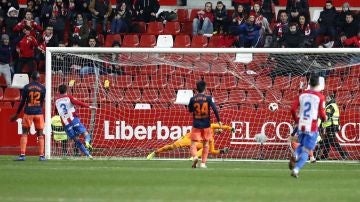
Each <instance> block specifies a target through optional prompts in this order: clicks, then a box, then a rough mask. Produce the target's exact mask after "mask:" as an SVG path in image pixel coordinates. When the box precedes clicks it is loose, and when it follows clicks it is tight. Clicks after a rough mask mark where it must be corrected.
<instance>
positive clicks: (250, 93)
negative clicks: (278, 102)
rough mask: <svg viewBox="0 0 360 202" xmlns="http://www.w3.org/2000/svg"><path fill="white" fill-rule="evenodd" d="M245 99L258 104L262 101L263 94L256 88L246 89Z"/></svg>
mask: <svg viewBox="0 0 360 202" xmlns="http://www.w3.org/2000/svg"><path fill="white" fill-rule="evenodd" d="M246 101H247V102H249V103H254V104H260V103H262V102H263V101H264V94H263V92H262V91H258V90H247V96H246Z"/></svg>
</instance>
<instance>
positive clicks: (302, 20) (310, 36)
mask: <svg viewBox="0 0 360 202" xmlns="http://www.w3.org/2000/svg"><path fill="white" fill-rule="evenodd" d="M298 26H299V31H300V32H301V34H303V35H304V46H305V47H313V46H314V45H315V44H314V30H313V27H312V26H311V25H310V23H309V20H308V19H307V17H306V16H305V15H300V16H299V22H298Z"/></svg>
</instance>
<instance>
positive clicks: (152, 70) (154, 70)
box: [139, 65, 159, 75]
mask: <svg viewBox="0 0 360 202" xmlns="http://www.w3.org/2000/svg"><path fill="white" fill-rule="evenodd" d="M158 70H159V68H158V66H157V65H147V66H142V67H141V68H140V69H139V73H140V74H143V75H154V74H158Z"/></svg>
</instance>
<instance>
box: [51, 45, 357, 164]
mask: <svg viewBox="0 0 360 202" xmlns="http://www.w3.org/2000/svg"><path fill="white" fill-rule="evenodd" d="M47 52H48V54H47V64H46V67H47V69H46V73H47V75H46V79H47V80H46V86H47V90H48V92H49V93H48V94H47V99H46V106H47V114H46V122H47V128H48V129H50V122H51V121H50V119H51V117H52V116H54V115H55V114H54V109H53V107H52V106H53V104H54V103H53V102H54V98H55V97H56V96H57V94H58V93H57V87H58V86H59V85H60V84H67V85H68V86H69V94H71V95H73V96H74V97H75V98H77V99H79V100H80V101H83V102H86V103H88V104H90V105H94V106H97V107H98V109H97V110H96V111H95V112H92V111H90V110H89V109H84V108H81V107H77V108H76V110H77V112H78V115H79V117H80V119H81V121H82V123H83V124H84V125H85V126H86V128H87V129H88V131H89V132H90V133H91V134H92V145H93V151H92V155H93V156H95V157H108V158H110V157H120V158H146V157H147V155H148V154H149V153H151V152H153V151H156V150H157V149H159V148H162V147H163V146H165V145H168V144H170V146H168V147H165V148H163V149H161V150H160V151H159V152H157V153H156V155H155V158H160V159H161V158H174V159H176V158H189V147H188V146H187V141H185V140H186V139H185V140H183V141H180V142H179V141H178V142H177V143H175V144H173V143H174V142H175V141H177V140H179V139H181V138H182V136H183V135H185V134H186V133H188V132H190V129H191V125H192V116H191V114H189V112H188V110H187V107H186V103H187V102H188V100H189V97H190V96H191V95H192V94H193V93H194V94H196V90H195V89H196V87H195V84H196V81H199V80H204V81H206V83H207V91H206V93H207V94H208V95H212V96H213V97H214V99H215V103H216V104H217V106H218V108H219V111H220V117H221V121H222V123H223V124H224V125H227V126H230V128H233V129H234V131H231V130H224V131H223V132H222V133H221V134H214V151H212V154H211V155H210V158H213V159H230V160H240V159H241V160H242V159H273V160H278V159H279V160H281V159H283V160H284V159H288V157H289V155H290V152H291V147H290V146H289V145H290V144H289V136H290V133H292V131H293V129H294V125H293V121H292V118H291V115H290V112H289V111H290V108H291V104H292V103H293V101H294V100H295V98H296V97H297V96H298V95H299V93H300V92H302V91H304V90H305V89H306V88H307V81H308V78H309V75H310V74H319V75H321V76H323V77H324V79H325V89H324V90H323V93H324V94H325V95H333V97H334V98H335V100H336V102H337V104H338V105H339V109H340V130H339V132H337V133H336V134H335V135H334V136H333V137H330V135H329V134H324V135H323V140H320V141H319V143H318V147H317V149H316V150H315V151H314V153H315V156H317V157H318V158H325V159H331V160H340V159H348V160H359V159H360V155H359V149H360V134H359V127H360V120H359V119H360V116H359V113H358V112H359V110H360V98H359V97H360V95H359V93H360V89H359V78H360V51H359V50H357V49H311V50H309V49H294V50H292V49H175V48H173V49H156V48H151V49H147V48H135V49H134V48H121V49H111V48H110V49H109V48H96V49H87V48H49V49H48V50H47ZM271 103H277V109H276V106H275V108H272V109H275V110H270V109H269V105H270V104H271ZM272 106H273V105H272ZM211 116H212V119H211V120H212V121H213V122H216V119H215V117H214V115H213V114H212V115H211ZM48 131H49V130H48ZM47 137H48V138H47V144H46V145H47V150H46V151H47V155H48V157H50V156H51V157H66V156H77V155H81V154H80V153H79V151H78V149H77V148H76V147H75V146H74V143H73V142H72V141H71V140H66V138H65V139H60V140H59V138H56V137H55V136H54V135H53V133H48V135H47ZM49 137H50V138H49ZM329 141H330V142H329ZM337 143H338V144H337ZM340 147H341V148H340ZM172 148H175V149H174V150H169V149H172ZM219 150H220V154H218V153H219Z"/></svg>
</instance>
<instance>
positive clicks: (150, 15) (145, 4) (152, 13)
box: [134, 0, 160, 22]
mask: <svg viewBox="0 0 360 202" xmlns="http://www.w3.org/2000/svg"><path fill="white" fill-rule="evenodd" d="M159 8H160V4H159V1H158V0H137V1H136V3H135V4H134V9H135V12H136V20H138V21H144V22H150V21H155V20H156V13H157V12H158V11H159Z"/></svg>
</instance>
